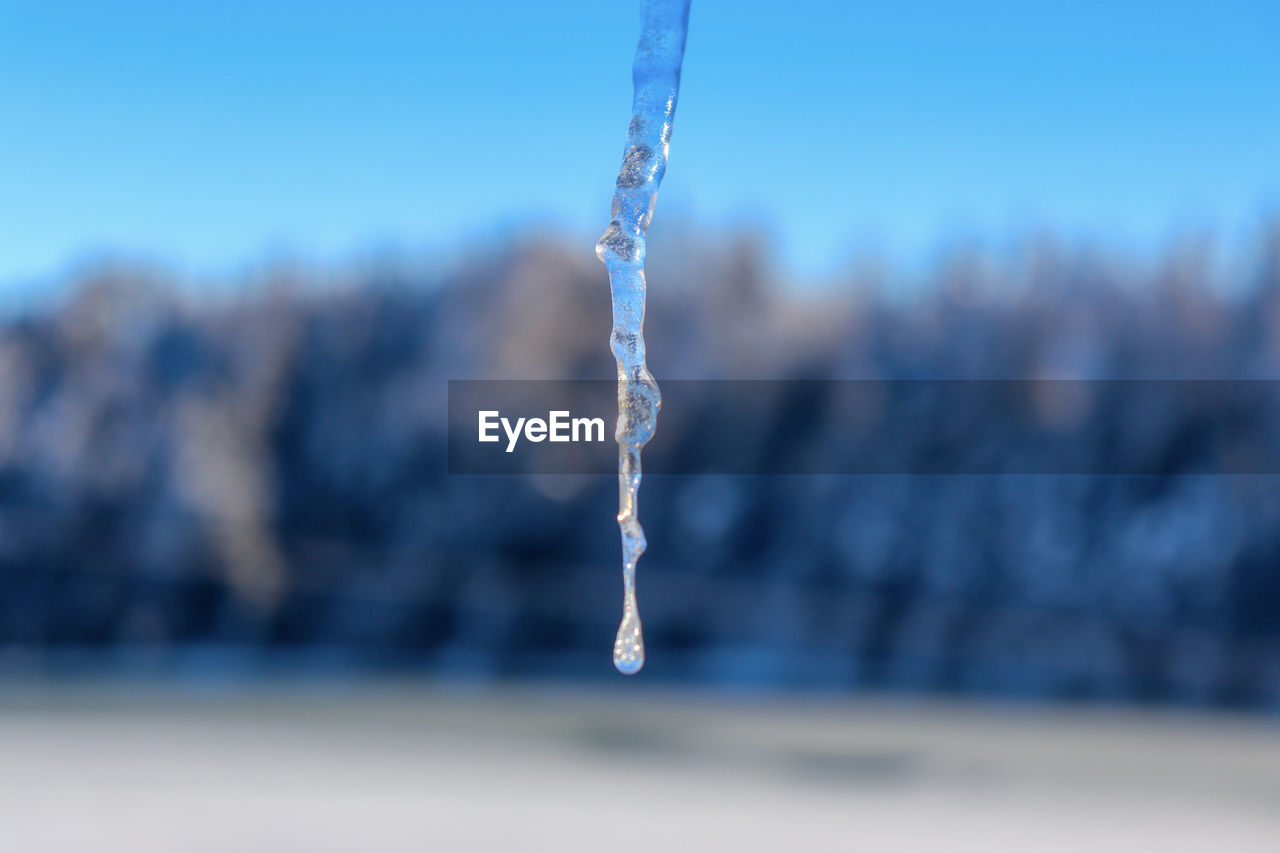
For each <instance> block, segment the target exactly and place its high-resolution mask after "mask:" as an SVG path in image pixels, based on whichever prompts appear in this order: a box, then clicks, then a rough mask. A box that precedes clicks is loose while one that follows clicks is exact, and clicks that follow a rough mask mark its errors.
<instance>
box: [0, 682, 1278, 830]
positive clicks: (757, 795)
mask: <svg viewBox="0 0 1280 853" xmlns="http://www.w3.org/2000/svg"><path fill="white" fill-rule="evenodd" d="M632 686H633V685H630V684H628V685H623V686H622V689H618V690H616V691H613V692H608V693H598V692H597V693H589V692H581V691H577V690H572V689H558V688H554V689H553V688H541V689H505V690H487V689H485V690H481V689H458V688H453V689H442V688H438V687H435V688H429V687H416V686H408V685H391V686H387V685H382V686H370V685H358V686H349V687H346V688H335V687H327V688H316V687H314V686H312V687H305V688H299V687H293V688H281V689H271V690H267V689H261V688H255V689H250V690H241V689H236V690H226V691H224V692H211V691H209V690H208V689H204V690H202V691H199V692H195V693H193V692H191V691H189V690H174V689H158V688H155V687H136V686H135V687H123V686H115V687H97V688H87V687H74V688H67V687H61V688H49V687H40V688H32V687H14V686H12V685H8V686H0V851H3V853H61V851H93V853H114V851H122V853H123V851H128V853H153V851H154V853H187V851H210V853H212V851H217V853H226V852H227V851H235V853H254V851H272V853H278V851H308V853H323V852H324V851H362V853H364V851H414V853H423V851H430V852H431V853H434V851H442V852H447V853H452V852H453V851H489V850H492V851H519V853H537V851H578V850H583V851H606V853H625V851H632V850H637V851H639V850H644V851H685V850H690V851H704V850H705V851H721V850H723V851H751V850H761V851H818V850H839V851H860V850H867V851H917V850H918V851H950V850H966V851H970V850H971V851H983V853H990V851H1003V850H1009V851H1041V850H1046V851H1091V853H1094V852H1095V851H1109V850H1116V851H1126V853H1132V851H1146V850H1151V851H1162V853H1168V851H1184V850H1185V851H1192V850H1195V851H1214V853H1223V851H1245V850H1250V851H1252V850H1256V851H1267V853H1273V851H1275V850H1280V722H1277V721H1274V720H1267V719H1257V718H1240V717H1232V716H1226V715H1209V714H1170V713H1164V712H1150V711H1097V710H1085V709H1075V708H1072V709H1056V710H1054V709H1044V708H1025V707H1014V708H1011V707H1007V706H1004V707H990V706H979V705H946V704H929V703H906V702H902V701H897V700H894V701H888V700H866V699H864V700H853V701H833V700H795V699H787V700H763V699H758V698H736V697H725V696H718V697H707V696H691V695H687V694H676V693H654V692H651V691H647V690H644V689H643V687H642V686H640V685H634V687H635V689H629V688H631V687H632Z"/></svg>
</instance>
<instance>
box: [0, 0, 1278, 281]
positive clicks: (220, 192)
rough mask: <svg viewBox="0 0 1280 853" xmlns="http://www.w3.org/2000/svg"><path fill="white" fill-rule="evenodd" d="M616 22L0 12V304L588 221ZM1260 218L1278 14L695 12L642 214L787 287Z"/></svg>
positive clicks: (626, 46)
mask: <svg viewBox="0 0 1280 853" xmlns="http://www.w3.org/2000/svg"><path fill="white" fill-rule="evenodd" d="M637 9H638V6H637V2H634V0H593V2H584V0H546V2H536V3H535V2H528V0H524V2H516V0H512V2H483V0H466V2H456V3H442V2H430V0H419V1H418V2H399V1H398V0H361V2H342V3H338V2H329V1H328V0H306V2H294V0H287V1H286V0H218V2H216V3H196V2H173V0H164V2H156V0H133V2H117V0H93V2H85V0H0V285H8V286H10V287H12V286H15V284H16V283H18V282H22V281H28V280H33V279H39V278H41V277H46V276H50V275H54V274H56V273H57V272H58V271H60V270H62V269H65V268H66V267H67V265H68V264H71V263H74V262H76V260H77V259H79V258H81V257H83V256H84V254H85V253H87V252H99V251H113V252H123V253H127V254H136V255H142V256H145V257H151V258H156V259H160V260H163V261H165V262H167V263H170V264H173V265H175V266H177V267H179V268H181V269H189V270H192V271H209V272H216V271H219V270H224V269H234V268H235V267H236V266H237V265H238V264H241V263H245V262H252V261H253V260H254V259H256V258H260V257H262V256H264V254H267V253H271V252H277V251H280V250H285V251H288V252H292V253H300V254H302V255H304V256H307V257H313V258H316V259H321V260H324V259H331V258H343V257H349V256H351V255H353V254H357V255H358V254H359V253H360V252H362V251H364V250H366V249H369V248H371V247H378V246H386V245H395V246H399V247H402V248H408V249H410V250H417V249H425V250H440V249H448V248H449V247H451V246H454V245H458V244H459V241H461V240H467V239H476V238H480V237H483V236H484V235H486V234H492V233H494V231H495V229H503V228H508V227H510V226H512V225H519V224H522V223H525V222H547V221H551V222H554V223H556V224H558V225H560V226H563V227H566V228H569V229H572V230H574V231H575V232H576V231H579V230H580V231H581V232H582V233H583V234H584V235H585V238H586V239H588V240H591V239H594V237H595V236H597V235H598V233H599V232H600V231H602V230H603V227H604V224H605V221H606V220H607V218H608V205H609V197H610V194H611V191H612V183H613V175H614V173H615V172H616V169H617V167H618V163H619V161H620V157H621V144H622V138H623V134H624V132H625V129H626V118H627V113H628V110H629V106H630V64H631V52H632V50H633V48H634V45H635V40H636V34H637V27H638V11H637ZM1277 199H1280V3H1277V2H1275V0H1255V1H1254V2H1239V0H1205V1H1204V2H1179V1H1178V0H1163V2H1143V3H1136V2H1124V0H1110V2H1093V0H1086V2H1079V0H1077V2H1027V0H1009V2H1005V1H1004V0H1000V2H996V0H977V1H976V2H974V0H970V2H964V3H957V2H910V0H894V2H853V0H850V2H817V1H816V0H787V2H780V0H774V1H773V2H759V0H694V3H693V14H692V21H691V26H690V34H689V42H688V53H687V55H686V64H685V76H684V88H683V91H682V95H681V102H680V107H679V112H678V114H677V118H676V126H675V135H674V139H673V142H672V152H671V166H670V170H669V171H668V174H667V182H666V183H665V184H664V187H663V192H662V196H661V199H660V202H659V216H660V217H661V216H663V215H664V214H666V215H670V216H681V217H687V218H689V219H692V220H694V221H697V222H702V223H707V224H716V223H735V222H750V223H753V224H757V225H759V224H763V225H765V226H767V227H768V228H769V229H771V230H772V232H773V233H774V234H775V235H776V236H777V239H778V243H779V247H780V250H781V251H782V254H783V258H784V259H785V260H786V261H788V262H791V263H794V264H795V265H797V266H798V267H799V268H801V269H805V270H815V271H816V270H822V269H824V268H826V267H831V266H834V265H836V264H837V263H838V262H839V261H840V260H842V259H843V258H845V257H847V256H848V254H849V253H850V252H851V251H853V249H854V248H855V247H866V246H878V247H881V248H883V249H886V250H888V251H890V252H891V253H894V254H899V255H903V256H912V255H919V254H920V253H923V252H927V251H928V250H930V249H931V248H932V247H934V246H936V245H937V244H938V242H939V241H940V240H943V239H945V238H947V237H948V235H952V234H954V233H956V232H957V231H964V232H968V233H977V234H985V235H1002V234H1008V233H1010V232H1012V231H1016V230H1017V229H1019V228H1023V227H1026V226H1027V225H1028V223H1030V224H1031V225H1032V226H1036V227H1050V228H1054V229H1056V230H1058V231H1061V232H1063V233H1065V234H1067V235H1070V236H1080V235H1082V236H1085V237H1090V238H1099V239H1103V240H1106V241H1109V242H1111V243H1112V244H1120V245H1133V246H1138V247H1142V246H1148V245H1157V244H1159V243H1160V242H1161V241H1163V240H1165V239H1167V237H1168V235H1169V234H1170V233H1172V232H1173V231H1175V230H1177V229H1179V228H1182V227H1186V225H1187V223H1192V224H1193V225H1195V226H1197V227H1200V226H1207V227H1210V228H1214V229H1217V230H1219V231H1222V232H1228V231H1232V230H1238V229H1241V228H1245V227H1248V226H1249V225H1250V224H1251V223H1256V222H1258V221H1259V218H1260V216H1261V215H1262V214H1263V213H1264V212H1266V211H1268V210H1272V211H1274V210H1276V209H1277V205H1276V202H1277Z"/></svg>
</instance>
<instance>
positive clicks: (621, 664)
mask: <svg viewBox="0 0 1280 853" xmlns="http://www.w3.org/2000/svg"><path fill="white" fill-rule="evenodd" d="M641 16H642V23H641V27H640V44H639V45H638V46H637V47H636V58H635V64H634V65H633V66H632V70H631V79H632V83H633V85H634V87H635V95H634V98H633V100H632V105H631V124H630V125H629V126H628V127H627V145H626V151H625V153H624V154H623V157H622V168H621V169H619V170H618V183H617V188H616V189H615V190H614V193H613V214H612V215H613V220H612V221H611V222H610V223H609V228H608V229H607V230H606V231H605V232H604V236H603V237H601V238H600V242H599V243H598V244H596V255H597V256H598V257H599V258H600V260H601V261H603V262H604V265H605V267H606V268H607V269H608V270H609V287H610V290H611V291H612V294H613V333H612V335H611V336H610V338H609V344H610V347H611V348H612V349H613V355H614V357H615V358H616V359H617V360H618V427H617V430H616V431H615V438H616V439H617V441H618V527H619V528H621V530H622V583H623V600H622V624H621V625H619V626H618V637H617V639H616V640H615V641H614V644H613V665H614V666H616V667H617V668H618V671H619V672H621V673H625V674H626V675H634V674H635V673H637V672H639V671H640V668H641V667H642V666H644V635H643V633H642V632H641V628H640V612H639V610H638V609H637V608H636V562H637V561H638V560H639V559H640V555H641V554H643V553H644V549H645V544H646V543H645V538H644V530H643V529H642V528H641V527H640V519H639V516H638V509H637V505H636V493H637V492H638V491H639V490H640V451H641V449H642V448H643V447H644V446H645V444H646V443H647V442H648V441H649V439H650V438H652V437H653V430H654V428H655V427H656V426H657V421H658V407H659V406H660V405H661V404H662V395H661V394H660V393H658V384H657V383H656V382H654V381H653V376H651V375H650V374H649V368H648V367H646V366H645V361H644V356H645V353H644V296H645V278H644V250H645V232H646V231H647V230H648V229H649V223H650V222H651V221H652V220H653V207H654V203H655V202H656V201H657V198H658V185H659V184H661V183H662V175H663V173H665V172H666V170H667V150H668V147H669V145H670V143H671V123H672V121H673V120H674V119H675V114H676V97H677V95H678V93H679V91H680V62H681V60H682V59H683V58H684V42H685V33H686V31H687V29H688V26H689V0H643V4H642V12H641Z"/></svg>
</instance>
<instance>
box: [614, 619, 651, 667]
mask: <svg viewBox="0 0 1280 853" xmlns="http://www.w3.org/2000/svg"><path fill="white" fill-rule="evenodd" d="M613 665H614V666H615V667H617V668H618V672H620V673H622V674H623V675H635V674H636V673H637V672H639V671H640V669H641V667H643V666H644V633H643V632H642V631H641V630H640V617H639V616H638V615H636V611H635V608H634V607H628V608H627V610H626V613H624V614H623V616H622V624H621V625H619V626H618V637H617V639H615V640H614V641H613Z"/></svg>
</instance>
